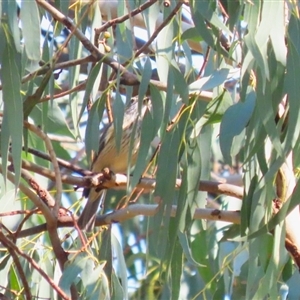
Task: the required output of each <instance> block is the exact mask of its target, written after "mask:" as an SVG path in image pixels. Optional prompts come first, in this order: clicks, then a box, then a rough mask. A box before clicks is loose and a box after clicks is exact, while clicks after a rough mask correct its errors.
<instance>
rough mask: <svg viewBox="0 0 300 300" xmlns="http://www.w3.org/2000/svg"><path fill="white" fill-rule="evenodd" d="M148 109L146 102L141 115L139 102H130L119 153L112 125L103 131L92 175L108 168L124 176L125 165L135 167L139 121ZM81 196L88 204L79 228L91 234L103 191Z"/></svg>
mask: <svg viewBox="0 0 300 300" xmlns="http://www.w3.org/2000/svg"><path fill="white" fill-rule="evenodd" d="M148 108H149V99H148V98H146V99H144V100H143V105H142V108H141V112H140V113H139V110H138V98H137V97H134V98H132V99H131V102H130V103H129V105H128V107H127V108H126V110H125V112H124V119H123V127H122V128H123V133H122V138H121V146H120V149H119V151H117V148H116V141H115V131H114V125H113V123H110V124H108V125H106V126H105V127H104V129H103V132H102V134H101V136H100V140H99V151H98V153H97V155H96V156H95V158H94V161H93V163H92V167H91V171H92V172H93V173H100V172H102V171H103V169H104V168H109V169H110V170H111V171H112V172H114V173H126V172H127V167H128V163H129V162H130V164H131V166H133V165H134V163H135V162H136V159H137V155H138V149H139V146H140V137H141V125H142V119H143V116H144V114H145V112H146V111H147V109H148ZM135 123H136V130H135V137H134V139H133V145H132V152H131V157H130V158H129V151H130V150H131V149H130V142H131V140H132V134H133V129H134V127H135ZM83 195H84V196H85V197H88V201H87V203H86V206H85V207H84V209H83V211H82V213H81V215H80V217H79V219H78V226H79V227H80V228H81V229H84V230H86V231H92V229H93V227H94V224H95V220H96V213H97V210H98V207H99V205H100V204H102V203H103V201H104V198H105V195H106V190H104V189H103V190H100V191H98V190H97V189H95V188H92V189H90V188H86V189H84V192H83Z"/></svg>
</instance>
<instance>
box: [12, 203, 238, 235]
mask: <svg viewBox="0 0 300 300" xmlns="http://www.w3.org/2000/svg"><path fill="white" fill-rule="evenodd" d="M159 208H160V206H159V205H158V204H132V205H129V206H128V207H125V208H122V209H120V210H116V211H114V212H111V213H107V214H105V215H98V216H97V219H96V226H106V225H110V224H113V223H116V222H124V221H126V220H128V219H132V218H134V217H137V216H149V217H153V216H154V215H155V214H156V213H157V212H158V211H159ZM176 210H177V207H176V206H175V205H173V206H172V210H171V217H174V216H175V215H176ZM74 219H75V220H77V219H78V217H76V218H74V216H63V217H61V218H59V220H58V223H57V225H58V227H60V228H61V227H74ZM194 219H195V220H202V219H205V220H212V221H224V222H229V223H234V224H239V223H240V212H239V211H225V210H219V209H215V208H213V209H212V208H197V209H196V210H195V213H194ZM46 230H47V226H46V224H41V225H38V226H35V227H32V228H28V229H25V230H22V231H21V232H19V233H18V235H17V236H16V238H23V237H27V236H30V235H33V234H38V233H41V232H43V231H46Z"/></svg>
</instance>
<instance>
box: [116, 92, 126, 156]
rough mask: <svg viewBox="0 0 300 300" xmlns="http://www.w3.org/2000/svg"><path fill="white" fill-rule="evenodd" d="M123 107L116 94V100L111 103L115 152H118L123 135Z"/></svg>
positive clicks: (119, 97)
mask: <svg viewBox="0 0 300 300" xmlns="http://www.w3.org/2000/svg"><path fill="white" fill-rule="evenodd" d="M125 109H126V108H125V105H124V102H123V100H122V98H121V96H120V94H119V93H117V94H116V98H115V100H114V102H113V116H114V119H113V123H114V134H115V142H116V148H117V151H120V148H121V140H122V135H123V120H124V112H125Z"/></svg>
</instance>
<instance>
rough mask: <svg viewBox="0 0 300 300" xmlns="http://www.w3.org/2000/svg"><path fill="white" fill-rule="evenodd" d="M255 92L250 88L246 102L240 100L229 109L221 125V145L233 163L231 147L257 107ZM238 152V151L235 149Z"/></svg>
mask: <svg viewBox="0 0 300 300" xmlns="http://www.w3.org/2000/svg"><path fill="white" fill-rule="evenodd" d="M255 99H256V95H255V92H254V91H253V90H251V89H249V90H248V94H247V96H246V99H245V102H244V103H242V102H238V103H236V104H234V105H232V106H231V107H229V108H228V109H227V111H226V112H225V114H224V116H223V119H222V123H221V127H220V147H221V151H222V154H223V156H224V159H225V161H226V162H228V163H231V148H232V143H233V140H234V137H236V136H238V135H239V134H241V133H242V131H243V130H244V129H245V127H246V126H247V123H248V122H249V119H250V118H251V116H252V113H253V110H254V107H255ZM235 152H236V151H235Z"/></svg>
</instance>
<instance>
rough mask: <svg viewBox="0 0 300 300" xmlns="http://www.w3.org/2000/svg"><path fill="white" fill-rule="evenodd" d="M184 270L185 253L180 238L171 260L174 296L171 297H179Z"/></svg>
mask: <svg viewBox="0 0 300 300" xmlns="http://www.w3.org/2000/svg"><path fill="white" fill-rule="evenodd" d="M182 270H183V253H182V248H181V246H180V243H179V242H178V240H177V241H176V244H175V247H174V251H173V255H172V261H171V269H170V273H171V286H172V298H171V299H174V300H175V299H176V300H177V299H179V292H180V287H181V285H180V279H181V274H182Z"/></svg>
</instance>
